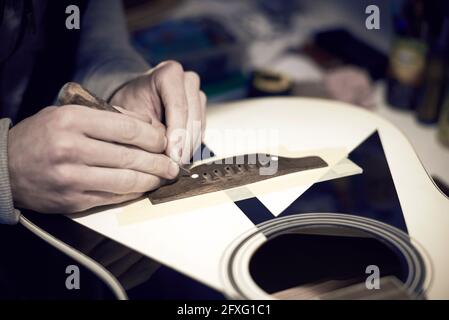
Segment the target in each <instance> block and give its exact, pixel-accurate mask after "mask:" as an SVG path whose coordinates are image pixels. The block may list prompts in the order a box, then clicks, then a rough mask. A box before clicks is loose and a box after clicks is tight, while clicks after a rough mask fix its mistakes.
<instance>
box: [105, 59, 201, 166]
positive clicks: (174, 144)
mask: <svg viewBox="0 0 449 320" xmlns="http://www.w3.org/2000/svg"><path fill="white" fill-rule="evenodd" d="M110 102H111V103H112V104H113V105H116V106H122V107H124V108H126V109H127V110H131V111H133V112H135V113H137V114H139V115H141V116H142V117H143V118H144V119H145V120H146V121H149V122H151V123H153V124H154V125H162V122H164V123H165V125H166V127H167V138H168V145H167V149H166V150H165V153H166V154H167V155H168V156H170V157H171V158H172V159H173V160H174V161H176V162H177V163H180V162H182V163H187V162H188V161H189V160H190V158H191V156H192V153H193V152H194V151H195V150H196V148H197V147H198V146H199V145H200V144H201V141H202V139H203V133H204V128H205V109H206V95H205V94H204V92H202V91H201V90H200V78H199V76H198V75H197V74H196V73H194V72H184V70H183V68H182V66H181V65H180V64H179V63H177V62H174V61H165V62H162V63H161V64H159V65H158V66H156V67H155V68H153V69H151V70H150V71H149V72H148V73H147V74H145V75H144V76H142V77H139V78H137V79H135V80H133V81H131V82H129V83H127V84H126V85H125V86H124V87H122V88H121V89H120V90H118V91H117V92H116V93H115V95H114V96H113V97H112V99H111V101H110Z"/></svg>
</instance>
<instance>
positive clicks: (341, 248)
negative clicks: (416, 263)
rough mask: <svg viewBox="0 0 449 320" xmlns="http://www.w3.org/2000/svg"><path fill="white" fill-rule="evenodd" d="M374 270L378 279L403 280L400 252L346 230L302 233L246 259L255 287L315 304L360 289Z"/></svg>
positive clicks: (282, 236) (287, 236)
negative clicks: (343, 291) (374, 268)
mask: <svg viewBox="0 0 449 320" xmlns="http://www.w3.org/2000/svg"><path fill="white" fill-rule="evenodd" d="M371 265H375V266H377V267H378V269H379V271H380V278H382V279H383V277H388V276H394V277H395V278H397V279H398V280H400V281H401V282H404V281H405V280H406V279H407V276H408V274H409V270H408V265H407V263H406V260H405V258H404V257H403V256H402V254H401V252H400V251H399V250H398V249H397V248H396V247H394V246H393V245H391V244H390V243H386V241H383V240H381V239H378V238H377V237H374V236H373V235H371V234H369V233H368V232H365V231H361V230H358V229H352V228H348V227H337V226H326V227H317V226H314V227H304V228H301V229H299V230H295V232H291V231H290V232H289V233H284V234H280V235H277V236H276V237H274V238H272V239H269V240H267V241H266V242H265V243H264V244H263V245H262V246H261V247H260V248H259V249H258V250H257V251H256V252H255V253H254V255H253V256H252V257H251V260H250V266H249V267H250V274H251V276H252V277H253V279H254V281H255V282H256V283H257V285H258V286H259V287H260V288H262V289H263V290H264V291H266V292H267V293H269V294H272V295H273V296H274V297H277V298H281V299H289V298H291V299H310V298H312V299H313V298H317V297H319V296H321V295H323V294H326V293H329V292H335V290H338V289H342V288H347V287H349V286H352V285H357V284H360V283H365V281H366V279H367V277H368V276H370V273H367V271H366V270H367V267H368V266H371Z"/></svg>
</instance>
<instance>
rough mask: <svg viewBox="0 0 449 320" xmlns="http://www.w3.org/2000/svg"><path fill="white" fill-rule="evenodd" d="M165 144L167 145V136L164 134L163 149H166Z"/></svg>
mask: <svg viewBox="0 0 449 320" xmlns="http://www.w3.org/2000/svg"><path fill="white" fill-rule="evenodd" d="M167 145H168V139H167V137H165V136H164V150H166V149H167Z"/></svg>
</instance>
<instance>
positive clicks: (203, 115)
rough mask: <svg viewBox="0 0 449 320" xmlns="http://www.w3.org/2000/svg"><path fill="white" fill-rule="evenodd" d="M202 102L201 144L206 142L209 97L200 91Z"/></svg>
mask: <svg viewBox="0 0 449 320" xmlns="http://www.w3.org/2000/svg"><path fill="white" fill-rule="evenodd" d="M200 100H201V141H200V143H201V142H203V141H204V131H205V130H206V105H207V96H206V94H205V93H204V92H203V91H200Z"/></svg>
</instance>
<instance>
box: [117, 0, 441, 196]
mask: <svg viewBox="0 0 449 320" xmlns="http://www.w3.org/2000/svg"><path fill="white" fill-rule="evenodd" d="M124 5H125V8H126V15H127V19H128V26H129V30H130V35H131V39H132V43H133V45H134V46H135V47H136V49H137V50H138V51H139V52H141V54H142V55H143V56H144V57H145V59H146V60H147V61H148V62H149V63H150V64H151V65H156V64H157V63H159V62H161V61H163V60H167V59H173V60H177V61H179V62H181V63H182V64H183V66H184V68H185V69H186V70H193V71H196V72H197V73H198V74H199V75H200V76H201V79H202V89H203V90H204V91H205V92H206V94H207V96H208V100H209V107H211V108H212V107H213V105H214V104H215V103H219V102H225V101H232V100H237V99H246V98H254V97H263V96H303V97H304V96H305V97H319V98H324V99H334V100H340V101H345V102H349V103H352V104H355V105H357V106H360V107H361V108H367V109H370V110H372V111H373V112H375V113H377V114H379V115H380V116H382V117H384V118H386V119H387V120H389V121H391V122H393V123H394V124H395V125H396V126H398V127H399V128H400V129H401V130H402V131H403V132H404V133H405V135H406V136H407V137H408V138H409V140H410V141H411V142H412V145H413V146H414V148H415V150H416V152H417V153H418V156H419V157H420V159H421V161H422V162H423V165H424V167H425V168H426V169H427V171H428V172H429V174H431V175H432V177H433V178H434V181H435V182H436V183H437V184H438V186H439V187H440V189H441V190H442V191H443V192H445V193H446V194H448V187H447V185H448V184H449V81H448V62H449V1H447V0H432V1H424V0H372V1H365V0H343V1H332V0H313V1H312V0H277V1H272V0H246V1H241V0H227V1H220V0H183V1H181V0H178V1H176V0H124ZM371 5H375V6H376V7H377V8H378V12H377V8H374V9H373V7H370V6H371ZM367 10H368V11H367ZM373 10H374V11H373ZM377 13H378V17H379V20H378V21H377V20H376V18H377V17H376V16H375V15H376V14H377ZM373 14H374V16H373ZM373 19H374V20H373ZM367 20H368V25H367Z"/></svg>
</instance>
